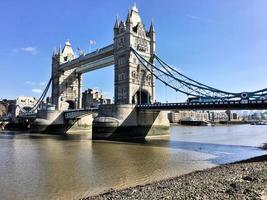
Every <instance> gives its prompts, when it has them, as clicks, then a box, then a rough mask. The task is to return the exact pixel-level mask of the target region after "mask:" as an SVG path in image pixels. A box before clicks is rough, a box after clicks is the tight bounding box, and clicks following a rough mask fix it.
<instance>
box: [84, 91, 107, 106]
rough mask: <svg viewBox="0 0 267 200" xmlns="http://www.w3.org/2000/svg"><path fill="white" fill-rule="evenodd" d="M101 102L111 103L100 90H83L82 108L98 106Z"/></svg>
mask: <svg viewBox="0 0 267 200" xmlns="http://www.w3.org/2000/svg"><path fill="white" fill-rule="evenodd" d="M102 104H111V99H107V98H105V97H104V95H103V94H102V93H101V92H100V91H97V90H94V89H88V90H85V91H84V92H83V94H82V107H83V108H92V107H98V106H99V105H102Z"/></svg>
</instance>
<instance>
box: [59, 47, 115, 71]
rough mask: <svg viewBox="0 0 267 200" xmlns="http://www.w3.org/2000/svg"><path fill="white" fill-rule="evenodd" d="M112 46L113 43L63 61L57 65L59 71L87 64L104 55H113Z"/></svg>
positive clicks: (104, 56)
mask: <svg viewBox="0 0 267 200" xmlns="http://www.w3.org/2000/svg"><path fill="white" fill-rule="evenodd" d="M113 52H114V46H113V44H111V45H108V46H106V47H103V48H101V49H98V50H96V51H93V52H91V53H88V54H86V55H84V56H80V57H78V58H76V59H74V60H72V61H70V62H67V63H64V64H62V65H61V66H60V67H59V70H60V71H66V70H70V69H74V68H76V67H80V66H82V65H87V64H88V63H92V62H95V61H97V60H101V59H103V58H106V57H110V56H113Z"/></svg>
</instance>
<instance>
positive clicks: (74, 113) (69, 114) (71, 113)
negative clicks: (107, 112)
mask: <svg viewBox="0 0 267 200" xmlns="http://www.w3.org/2000/svg"><path fill="white" fill-rule="evenodd" d="M97 111H98V108H89V109H73V110H66V111H64V118H65V119H77V118H79V117H81V116H83V115H87V114H90V113H93V112H97Z"/></svg>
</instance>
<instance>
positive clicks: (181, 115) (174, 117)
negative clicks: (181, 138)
mask: <svg viewBox="0 0 267 200" xmlns="http://www.w3.org/2000/svg"><path fill="white" fill-rule="evenodd" d="M169 120H170V122H171V123H178V122H180V121H209V114H208V112H204V111H192V110H191V111H175V112H171V113H170V114H169Z"/></svg>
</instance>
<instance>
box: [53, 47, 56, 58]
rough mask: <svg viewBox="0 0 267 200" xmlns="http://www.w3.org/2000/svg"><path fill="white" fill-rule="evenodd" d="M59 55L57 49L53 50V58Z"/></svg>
mask: <svg viewBox="0 0 267 200" xmlns="http://www.w3.org/2000/svg"><path fill="white" fill-rule="evenodd" d="M55 55H57V48H54V50H53V56H55Z"/></svg>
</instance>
